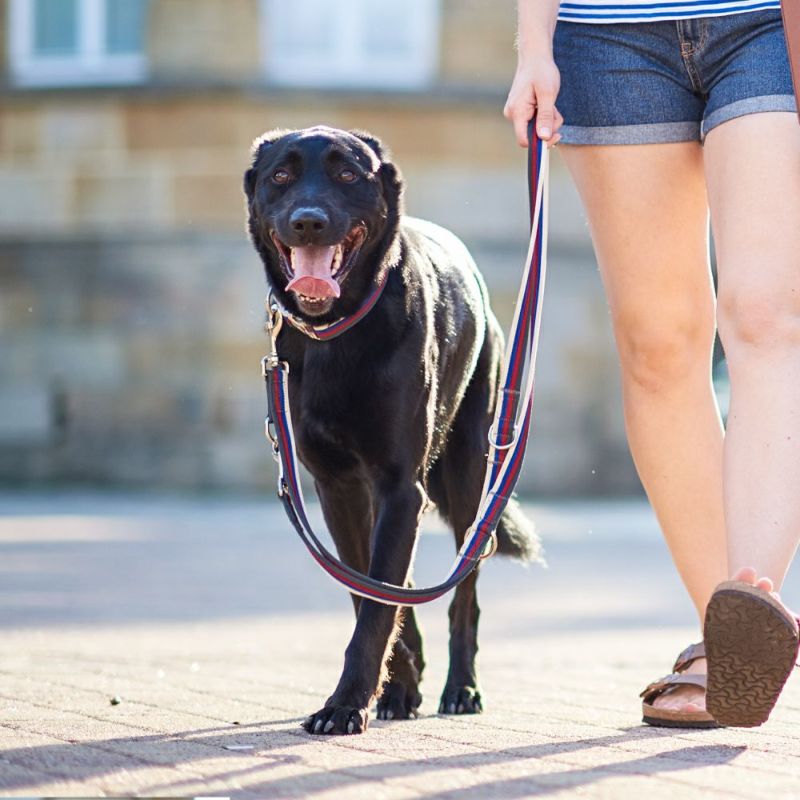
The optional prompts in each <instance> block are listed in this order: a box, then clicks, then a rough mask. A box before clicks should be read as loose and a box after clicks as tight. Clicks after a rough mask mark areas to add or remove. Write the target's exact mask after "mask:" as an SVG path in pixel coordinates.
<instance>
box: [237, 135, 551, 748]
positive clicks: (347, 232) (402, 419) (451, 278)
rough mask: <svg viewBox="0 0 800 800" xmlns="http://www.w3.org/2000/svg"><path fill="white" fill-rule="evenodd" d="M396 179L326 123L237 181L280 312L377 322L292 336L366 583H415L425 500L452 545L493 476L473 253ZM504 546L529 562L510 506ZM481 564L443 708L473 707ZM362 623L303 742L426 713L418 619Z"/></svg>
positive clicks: (297, 408) (483, 321)
mask: <svg viewBox="0 0 800 800" xmlns="http://www.w3.org/2000/svg"><path fill="white" fill-rule="evenodd" d="M402 188H403V186H402V181H401V178H400V175H399V173H398V171H397V168H396V167H395V166H394V164H392V163H391V161H390V160H389V159H388V158H387V156H386V154H385V152H384V149H383V147H382V146H381V144H380V142H378V141H377V140H376V139H375V138H373V137H372V136H369V135H368V134H364V133H361V132H345V131H341V130H334V129H331V128H326V127H317V128H310V129H307V130H300V131H275V132H272V133H269V134H266V135H265V136H263V137H261V138H260V139H257V140H256V142H255V144H254V148H253V164H252V167H251V168H250V169H248V170H247V172H246V173H245V176H244V189H245V193H246V195H247V205H248V213H249V221H248V228H249V232H250V236H251V239H252V242H253V245H254V246H255V248H256V250H257V251H258V253H259V255H260V256H261V259H262V260H263V262H264V268H265V270H266V276H267V282H268V284H269V287H270V289H271V290H272V292H273V293H274V294H275V296H276V297H277V299H278V300H279V301H280V303H281V304H282V305H283V306H284V308H286V309H288V310H289V311H291V312H293V313H294V314H296V315H297V316H299V317H300V318H302V319H305V320H307V321H309V322H312V323H313V324H322V323H326V322H332V321H334V320H336V319H338V318H340V317H344V316H347V315H350V314H353V313H354V312H356V311H357V310H358V309H359V308H360V307H361V306H362V304H363V303H364V300H365V298H367V297H368V296H369V295H370V293H371V292H372V291H374V290H375V287H376V286H378V285H380V284H381V283H382V282H385V286H384V289H383V293H382V294H381V296H380V298H379V299H378V301H377V303H376V304H375V306H374V308H372V310H371V311H369V313H368V314H367V315H366V316H364V317H363V319H361V320H360V321H359V322H358V323H357V324H356V325H355V326H354V327H352V328H350V329H349V330H348V331H347V332H346V333H344V334H343V335H341V336H339V337H338V338H335V339H332V340H329V341H325V342H321V341H315V340H314V339H311V338H309V337H307V336H306V335H305V334H304V333H302V332H301V331H299V330H297V329H296V328H292V327H289V326H287V325H284V327H283V330H282V332H281V334H280V338H279V340H278V348H279V354H280V357H281V358H282V359H284V360H286V361H288V363H289V366H290V371H289V390H290V402H291V414H292V418H293V420H294V425H295V432H296V435H297V447H298V452H299V456H300V459H301V460H302V462H303V464H304V465H305V466H306V467H307V468H308V470H309V471H310V472H311V474H312V475H313V477H314V480H315V485H316V489H317V493H318V494H319V499H320V502H321V504H322V510H323V512H324V515H325V521H326V523H327V525H328V529H329V530H330V532H331V534H332V536H333V539H334V541H335V543H336V547H337V549H338V552H339V555H340V557H341V558H342V559H343V560H344V561H345V562H347V563H348V564H349V565H351V566H352V567H354V568H356V569H358V570H360V571H362V572H368V573H369V575H370V576H372V577H374V578H377V579H380V580H385V581H389V582H391V583H395V584H406V585H411V584H410V564H411V559H412V555H413V553H414V549H415V544H416V541H417V532H418V526H419V522H420V517H421V516H422V513H423V511H424V510H425V508H426V505H427V504H428V498H430V499H432V500H433V502H435V503H436V505H437V506H438V509H439V512H440V513H441V514H442V515H443V516H444V518H445V519H446V520H447V521H448V522H449V523H450V525H451V526H452V528H453V531H454V533H455V537H456V544H457V546H460V545H461V543H462V541H463V538H464V534H465V532H466V530H467V528H468V526H469V525H470V524H471V522H472V521H473V518H474V516H475V514H476V511H477V506H478V501H479V497H480V493H481V487H482V482H483V476H484V472H485V468H486V452H487V449H488V445H487V433H488V429H489V426H490V423H491V419H492V415H493V412H494V405H495V393H496V388H497V383H498V380H499V371H500V368H501V358H502V350H503V336H502V333H501V331H500V328H499V326H498V323H497V321H496V320H495V317H494V315H493V313H492V311H491V310H490V308H489V300H488V297H487V292H486V287H485V286H484V283H483V280H482V279H481V277H480V275H479V273H478V271H477V267H476V266H475V264H474V262H473V261H472V258H471V257H470V255H469V253H468V252H467V250H466V248H465V247H464V245H463V244H462V243H461V242H460V241H459V240H458V239H457V238H456V237H455V236H454V235H453V234H451V233H449V232H448V231H446V230H444V229H442V228H439V227H437V226H435V225H433V224H431V223H428V222H423V221H421V220H415V219H409V218H405V217H401V196H402ZM497 535H498V543H499V547H498V550H499V552H500V553H505V554H508V555H512V556H516V557H517V558H521V559H531V558H533V557H535V555H536V551H537V542H536V538H535V535H534V534H533V531H532V529H531V527H530V526H529V524H528V522H527V520H526V519H525V518H524V517H523V515H522V513H521V511H520V508H519V506H518V505H516V504H515V503H514V502H512V503H510V504H509V505H508V507H507V509H506V511H505V513H504V515H503V517H502V518H501V521H500V525H499V527H498V530H497ZM476 579H477V570H476V571H475V572H473V573H472V575H470V577H469V578H467V579H466V580H465V581H464V582H463V583H462V584H461V585H460V586H459V587H458V589H457V590H456V592H455V597H454V599H453V602H452V604H451V606H450V670H449V674H448V677H447V683H446V685H445V688H444V692H443V694H442V698H441V704H440V709H439V710H440V711H441V712H444V713H451V714H452V713H475V712H480V711H481V696H480V692H479V690H478V682H477V675H476V670H475V654H476V651H477V648H478V645H477V629H478V604H477V599H476V592H475V582H476ZM353 601H354V604H355V608H356V615H357V622H356V627H355V632H354V634H353V637H352V639H351V641H350V644H349V645H348V647H347V650H346V652H345V664H344V670H343V672H342V676H341V678H340V679H339V684H338V685H337V687H336V689H335V690H334V692H333V694H332V695H331V697H330V698H329V699H328V701H327V702H326V703H325V706H324V707H323V708H322V709H320V710H319V711H317V712H316V713H314V714H312V715H311V716H310V717H308V719H307V720H306V721H305V722H304V723H303V725H304V727H305V729H306V730H307V731H309V732H310V733H360V732H362V731H364V730H365V729H366V727H367V720H368V708H369V706H370V704H371V703H372V701H373V700H374V699H375V698H376V697H377V698H378V706H377V712H378V717H379V718H381V719H406V718H409V717H414V716H416V711H417V708H418V707H419V705H420V702H421V701H422V696H421V695H420V693H419V682H420V679H421V675H422V670H423V667H424V660H423V656H422V639H421V636H420V632H419V629H418V627H417V623H416V619H415V616H414V610H413V608H401V609H399V610H398V609H396V608H394V607H391V606H385V605H381V604H379V603H376V602H373V601H371V600H362V599H360V598H358V597H355V596H354V598H353Z"/></svg>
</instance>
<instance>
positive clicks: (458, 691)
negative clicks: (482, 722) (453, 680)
mask: <svg viewBox="0 0 800 800" xmlns="http://www.w3.org/2000/svg"><path fill="white" fill-rule="evenodd" d="M482 711H483V704H482V702H481V693H480V692H479V691H478V689H477V687H475V686H445V687H444V691H443V692H442V699H441V702H440V703H439V713H440V714H480V713H481V712H482Z"/></svg>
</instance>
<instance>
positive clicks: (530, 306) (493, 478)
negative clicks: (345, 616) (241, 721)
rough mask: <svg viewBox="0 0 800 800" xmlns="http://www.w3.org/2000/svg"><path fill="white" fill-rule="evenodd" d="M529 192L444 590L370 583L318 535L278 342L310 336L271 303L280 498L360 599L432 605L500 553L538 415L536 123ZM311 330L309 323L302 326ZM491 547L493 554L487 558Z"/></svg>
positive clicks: (541, 188)
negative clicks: (473, 494) (495, 379)
mask: <svg viewBox="0 0 800 800" xmlns="http://www.w3.org/2000/svg"><path fill="white" fill-rule="evenodd" d="M528 144H529V147H528V193H529V202H530V214H531V237H530V244H529V246H528V255H527V259H526V266H525V272H524V274H523V277H522V282H521V285H520V290H519V295H518V298H517V305H516V309H515V313H514V320H513V323H512V326H511V335H510V337H509V341H508V343H507V346H506V354H505V363H504V368H503V377H502V381H501V384H500V390H499V395H498V402H497V408H496V411H495V418H494V421H493V423H492V426H491V428H490V429H489V442H488V445H489V454H488V462H487V468H486V477H485V480H484V485H483V491H482V493H481V500H480V503H479V506H478V513H477V515H476V517H475V521H474V522H473V524H472V525H471V526H470V528H469V530H468V531H467V535H466V537H465V540H464V544H463V545H462V547H461V550H460V551H459V552H458V555H457V557H456V560H455V562H454V564H453V566H452V568H451V570H450V573H449V574H448V576H447V577H446V578H445V580H444V581H442V582H441V583H440V584H438V585H436V586H431V587H428V588H424V589H412V588H408V587H404V586H396V585H394V584H390V583H386V582H384V581H380V580H377V579H375V578H371V577H370V576H369V575H364V574H363V573H361V572H359V571H358V570H355V569H353V568H352V567H350V566H348V565H347V564H345V563H344V562H343V561H341V560H339V559H338V558H337V557H336V556H335V555H333V553H331V552H330V551H329V550H328V549H327V548H326V547H325V546H324V545H323V544H322V542H321V541H320V540H319V538H318V537H317V535H316V534H315V533H314V531H313V529H312V527H311V525H310V523H309V520H308V515H307V513H306V507H305V502H304V500H303V491H302V487H301V485H300V470H299V464H298V459H297V450H296V447H295V441H294V433H293V429H292V417H291V412H290V409H289V365H288V364H287V363H286V362H285V361H281V360H280V359H279V358H278V355H277V351H276V339H277V336H278V333H279V332H280V328H281V324H282V322H283V319H284V318H287V321H288V322H289V323H290V324H293V325H295V327H298V328H300V329H301V330H303V327H301V326H300V325H298V324H297V323H296V321H295V320H294V319H293V318H291V317H290V315H288V314H287V313H286V312H285V311H284V310H283V309H281V308H280V307H279V306H278V305H277V304H275V303H274V302H273V303H271V304H270V309H269V318H268V322H267V329H268V332H269V334H270V339H271V344H272V352H271V353H270V355H268V356H266V357H265V358H264V359H263V360H262V373H263V376H264V380H265V382H266V388H267V405H268V417H267V425H266V430H267V436H268V438H269V439H270V441H271V442H272V448H273V454H274V455H275V459H276V461H277V463H278V496H279V497H280V499H281V501H282V502H283V506H284V509H285V510H286V514H287V516H288V517H289V520H290V521H291V523H292V525H293V527H294V528H295V530H296V531H297V533H298V535H299V536H300V538H301V539H302V541H303V543H304V544H305V546H306V547H307V548H308V551H309V552H310V553H311V555H312V557H313V558H314V560H315V561H316V562H317V563H318V564H319V565H320V566H321V567H322V569H324V570H325V572H327V573H328V575H330V576H331V577H332V578H333V579H334V580H336V581H338V582H339V583H341V584H343V585H344V586H345V587H346V588H347V589H348V591H350V592H351V593H353V594H357V595H360V596H361V597H366V598H369V599H371V600H375V601H377V602H379V603H384V604H386V605H399V606H410V605H419V604H421V603H428V602H430V601H431V600H435V599H437V598H439V597H441V596H442V595H444V594H446V593H447V592H448V591H450V589H452V588H454V587H455V586H457V585H458V584H459V583H460V582H461V581H463V580H464V578H466V577H467V575H469V574H470V572H472V570H473V569H475V567H476V566H477V564H478V563H479V562H480V561H481V559H483V558H487V557H488V556H490V555H492V554H493V553H494V551H495V549H496V547H497V539H496V534H495V530H496V528H497V525H498V523H499V521H500V516H501V514H502V513H503V510H504V509H505V507H506V504H507V503H508V500H509V499H510V497H511V494H512V492H513V491H514V487H515V485H516V483H517V479H518V477H519V473H520V470H521V468H522V461H523V458H524V454H525V446H526V444H527V441H528V433H529V431H530V424H531V413H532V410H533V392H534V367H535V362H536V352H537V349H538V341H539V328H540V324H541V312H542V301H543V297H544V279H545V271H546V250H547V191H546V190H547V172H548V161H549V159H548V155H549V154H548V150H547V147H546V145H544V143H543V142H542V141H541V140H540V139H539V137H538V136H537V135H536V131H535V126H534V122H533V120H532V121H531V123H530V125H529V128H528ZM382 290H383V286H382V285H380V286H377V287H376V288H375V289H374V290H373V292H372V293H371V294H370V296H369V297H368V298H367V301H366V302H365V303H364V305H363V306H362V307H361V308H360V309H359V310H358V311H357V312H356V313H355V314H353V315H352V316H351V317H348V318H345V319H341V320H337V321H336V322H333V323H331V324H330V325H327V326H314V328H313V335H312V334H311V333H308V331H304V332H305V333H306V334H307V335H310V336H313V338H317V339H321V340H323V341H324V340H326V339H330V338H333V337H334V336H338V335H340V334H341V333H343V332H344V331H345V330H347V329H348V328H350V327H352V325H354V324H355V323H356V322H358V320H359V319H362V318H363V317H364V315H365V314H366V313H367V312H368V311H369V310H370V309H371V308H372V307H373V306H374V305H375V303H377V301H378V299H379V298H380V294H381V292H382ZM303 325H305V323H303ZM487 548H489V550H488V552H487Z"/></svg>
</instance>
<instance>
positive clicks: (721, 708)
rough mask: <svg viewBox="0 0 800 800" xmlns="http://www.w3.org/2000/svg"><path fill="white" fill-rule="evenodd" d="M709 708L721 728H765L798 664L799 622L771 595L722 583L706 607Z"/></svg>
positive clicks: (739, 585)
mask: <svg viewBox="0 0 800 800" xmlns="http://www.w3.org/2000/svg"><path fill="white" fill-rule="evenodd" d="M704 638H705V645H706V655H707V658H708V688H707V690H706V708H707V709H708V711H709V713H710V714H711V715H712V716H713V717H714V719H715V720H716V721H717V722H718V723H720V724H721V725H728V726H735V727H742V728H754V727H757V726H759V725H763V723H765V722H766V721H767V719H768V717H769V715H770V712H771V711H772V709H773V708H774V706H775V703H776V702H777V700H778V697H779V695H780V693H781V690H782V689H783V686H784V684H785V683H786V680H787V678H788V677H789V675H791V673H792V670H793V669H794V666H795V662H796V660H797V653H798V646H799V645H800V641H798V631H797V623H796V622H795V620H794V619H793V618H792V617H791V616H790V615H789V613H788V612H787V611H786V610H785V609H784V608H783V606H781V605H780V604H779V603H778V602H777V601H776V600H775V599H774V598H772V597H771V596H770V595H769V594H768V593H767V592H764V591H762V590H761V589H757V588H755V587H753V586H750V585H749V584H745V583H739V582H738V581H727V582H726V583H723V584H720V586H719V587H718V588H717V590H716V591H715V592H714V594H713V595H712V597H711V600H710V601H709V604H708V608H707V609H706V619H705V628H704Z"/></svg>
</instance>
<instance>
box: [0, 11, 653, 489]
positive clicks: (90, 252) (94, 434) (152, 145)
mask: <svg viewBox="0 0 800 800" xmlns="http://www.w3.org/2000/svg"><path fill="white" fill-rule="evenodd" d="M441 9H442V15H443V17H442V33H441V39H442V45H441V59H440V61H441V63H440V74H439V79H438V81H437V83H436V84H435V85H434V86H432V87H430V89H429V90H426V91H424V92H385V93H381V92H376V91H371V92H363V91H362V92H356V91H343V90H336V91H332V90H331V91H311V90H289V89H280V88H277V87H275V86H271V85H270V84H269V82H268V81H267V80H265V77H264V73H263V69H262V66H261V64H262V58H261V53H260V50H259V47H260V45H259V39H258V33H257V27H258V26H257V13H258V3H257V0H151V16H150V19H149V31H150V33H149V39H148V42H149V44H148V48H149V52H148V56H149V61H150V70H151V75H150V79H149V80H148V81H147V83H146V84H144V85H142V86H134V87H118V88H109V87H92V88H82V89H37V90H32V89H25V90H21V89H18V88H14V87H12V86H8V85H6V86H5V88H3V89H2V90H0V92H1V94H2V96H0V481H4V482H15V483H23V484H29V483H42V482H56V481H58V482H63V481H81V482H92V483H98V482H100V483H108V484H125V485H131V484H134V485H148V486H159V487H163V486H180V487H187V488H190V487H203V488H209V487H220V486H224V487H231V488H235V487H239V488H242V487H246V488H263V487H264V486H271V485H272V462H271V459H270V457H269V453H268V451H267V448H266V447H265V445H264V443H263V441H262V437H261V428H262V417H263V413H264V409H263V396H262V392H263V389H262V385H261V381H260V376H259V372H258V362H259V359H260V357H261V355H262V350H263V347H264V340H263V335H262V332H261V324H262V301H263V279H262V276H261V273H260V266H259V264H258V261H257V259H256V257H255V255H254V254H253V253H252V251H251V248H250V246H249V244H248V242H247V241H246V237H245V235H244V227H243V222H244V216H243V199H242V194H241V175H242V172H243V170H244V168H245V166H246V165H247V161H248V152H249V147H250V143H251V141H252V139H253V138H254V137H256V136H258V135H259V134H260V133H261V132H263V131H264V130H267V129H269V128H272V127H276V126H280V127H302V126H305V125H310V124H316V123H325V124H329V125H334V126H338V127H344V128H349V127H358V128H366V129H368V130H371V131H372V132H373V133H375V134H377V135H378V136H380V137H382V138H383V139H385V141H386V142H387V143H388V144H389V145H390V147H391V149H392V152H393V153H394V157H395V159H396V161H397V162H398V163H399V164H400V166H401V169H402V171H403V173H404V175H405V178H406V181H407V205H408V210H409V212H411V213H413V214H415V215H418V216H423V217H427V218H430V219H432V220H434V221H436V222H439V223H440V224H443V225H446V226H448V227H450V228H452V229H453V230H454V231H455V232H456V233H458V234H459V235H460V236H462V238H464V240H465V241H466V242H467V244H468V245H469V246H470V247H471V249H472V250H473V252H474V254H475V256H476V259H477V260H478V263H479V264H480V265H481V267H482V269H483V272H484V274H485V275H486V278H487V282H488V283H489V285H490V288H491V290H492V293H493V298H494V303H495V306H496V307H497V309H498V313H499V315H500V316H501V318H502V321H503V322H504V324H507V322H508V320H509V318H510V315H511V310H512V305H513V301H514V296H515V293H516V282H517V280H518V276H519V270H520V269H521V265H522V260H523V258H524V249H525V244H526V241H525V240H526V234H525V229H526V218H527V210H526V202H527V200H526V188H525V185H524V174H525V155H524V153H523V151H521V150H520V149H519V148H518V147H517V146H516V144H515V143H514V140H513V136H512V134H511V131H510V127H509V126H508V124H507V122H506V121H505V120H504V119H503V118H502V116H501V109H502V105H503V101H504V95H505V90H506V85H507V82H508V80H509V79H510V75H511V73H512V71H513V60H514V55H513V51H512V49H511V39H512V36H513V25H514V19H513V2H511V0H502V2H497V3H485V2H481V1H479V0H442V4H441ZM5 11H6V8H5V3H3V2H0V27H2V25H3V23H4V21H5V19H6V14H5ZM551 196H552V211H551V243H552V246H551V269H550V277H549V279H548V289H547V298H546V307H545V312H544V326H543V335H542V345H541V355H540V361H539V373H538V376H537V395H536V412H535V429H536V432H535V435H534V437H533V440H532V443H531V445H530V447H529V452H528V457H527V466H526V472H525V475H524V478H523V483H522V488H523V490H525V491H528V492H540V493H543V492H546V493H561V494H570V493H579V492H587V491H588V492H620V491H630V490H632V489H636V488H637V486H638V483H637V481H636V479H635V476H634V472H633V469H632V466H631V463H630V459H629V457H628V455H627V449H626V447H625V443H624V436H623V431H622V423H621V414H620V410H619V392H618V385H617V384H618V381H617V373H616V361H615V357H614V354H613V348H612V345H611V338H610V332H609V325H608V315H607V311H606V305H605V302H604V299H603V297H602V293H601V290H600V285H599V280H598V278H597V273H596V268H595V265H594V262H593V260H592V257H591V252H590V248H589V243H588V237H587V234H586V231H585V226H584V223H583V220H582V216H581V214H580V211H579V208H578V204H577V201H576V198H575V194H574V190H573V189H572V187H571V185H570V183H569V181H568V179H567V176H566V173H565V171H564V169H563V166H562V165H561V164H560V162H559V160H558V158H557V157H556V158H554V160H553V180H552V188H551Z"/></svg>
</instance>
